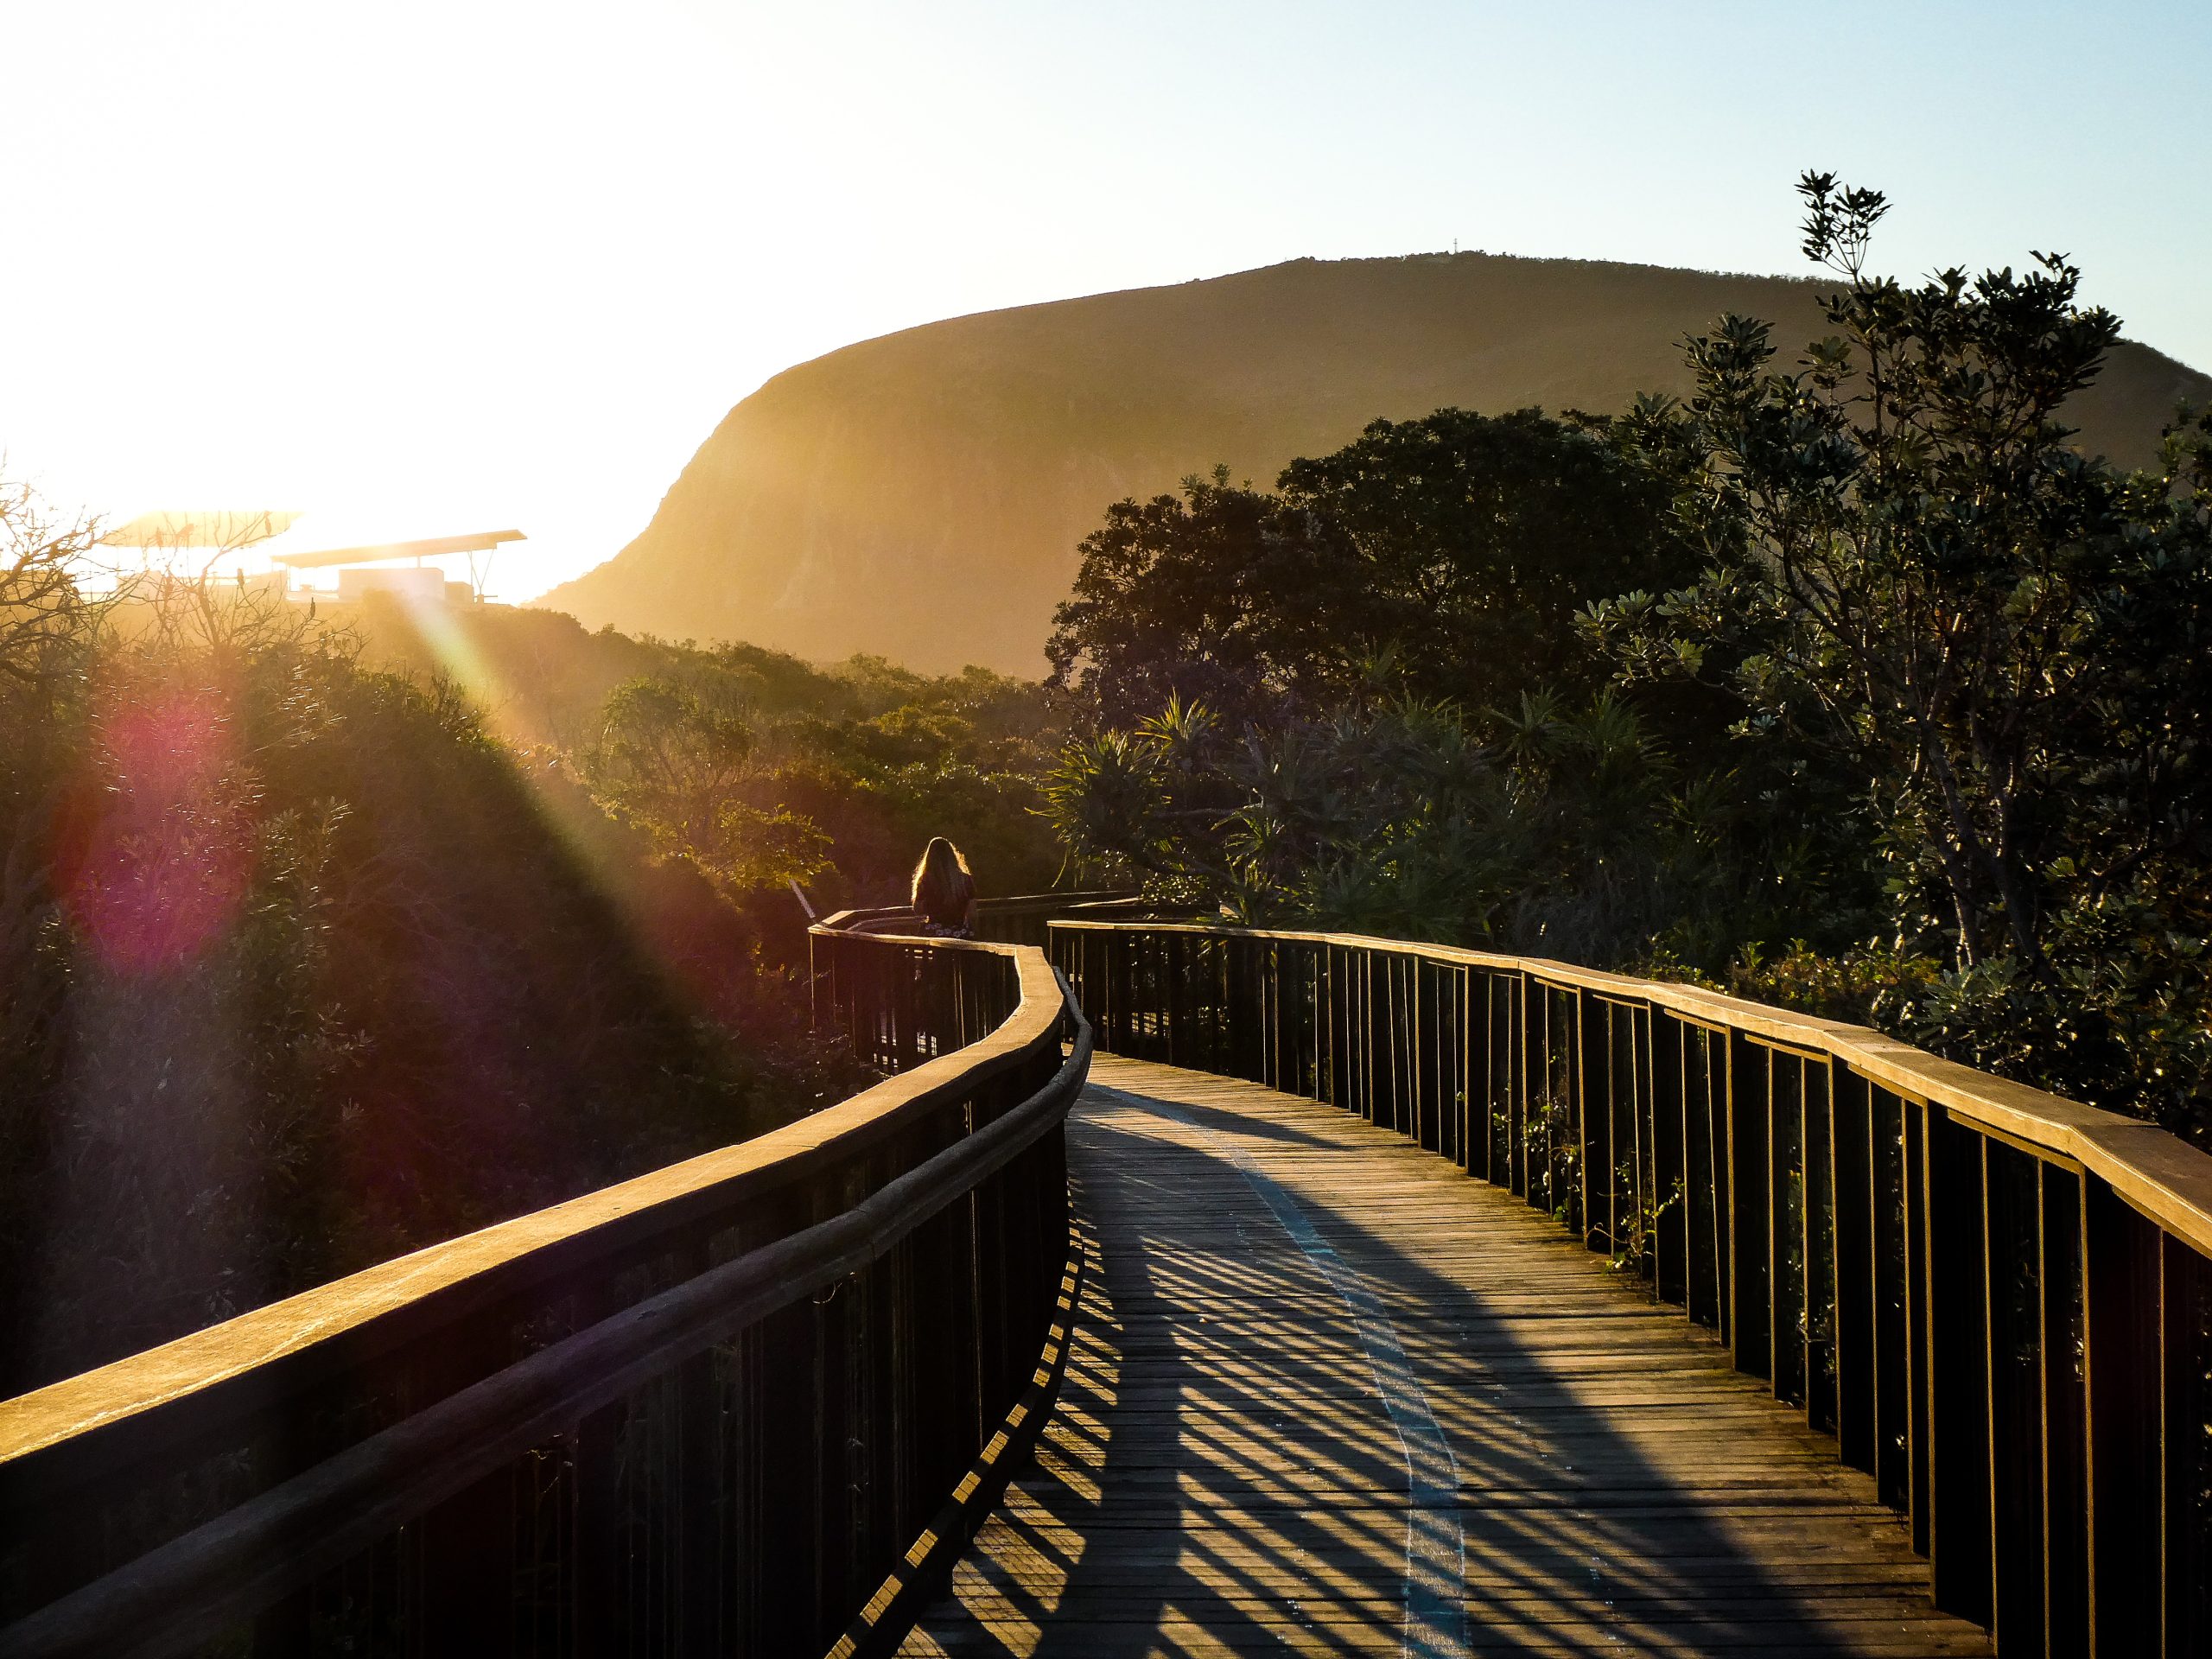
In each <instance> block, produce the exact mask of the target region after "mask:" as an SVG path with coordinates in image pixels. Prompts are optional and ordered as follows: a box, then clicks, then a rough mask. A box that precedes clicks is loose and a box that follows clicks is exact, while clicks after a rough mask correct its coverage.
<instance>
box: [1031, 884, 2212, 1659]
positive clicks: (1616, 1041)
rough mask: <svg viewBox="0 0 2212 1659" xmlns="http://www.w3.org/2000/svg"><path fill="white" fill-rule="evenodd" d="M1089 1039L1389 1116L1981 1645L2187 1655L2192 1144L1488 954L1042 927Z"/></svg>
mask: <svg viewBox="0 0 2212 1659" xmlns="http://www.w3.org/2000/svg"><path fill="white" fill-rule="evenodd" d="M1052 953H1053V959H1054V960H1055V962H1056V963H1058V964H1059V965H1060V966H1061V968H1062V969H1064V970H1065V973H1066V974H1067V976H1069V978H1070V980H1071V982H1072V983H1073V985H1074V987H1075V988H1076V992H1077V996H1078V997H1079V998H1080V999H1081V1001H1082V1002H1083V1005H1084V1007H1085V1009H1086V1010H1087V1011H1088V1012H1089V1014H1090V1018H1091V1020H1092V1022H1093V1024H1094V1026H1095V1027H1096V1030H1097V1033H1098V1040H1099V1044H1100V1046H1101V1047H1102V1049H1105V1050H1110V1051H1111V1052H1116V1053H1121V1054H1128V1055H1133V1056H1137V1057H1141V1058H1153V1059H1158V1060H1161V1061H1166V1062H1167V1063H1170V1064H1173V1065H1182V1066H1192V1067H1197V1068H1200V1069H1203V1070H1208V1071H1219V1072H1224V1073H1228V1074H1230V1075H1233V1076H1236V1077H1246V1078H1249V1079H1251V1080H1253V1081H1255V1082H1258V1083H1262V1084H1268V1085H1270V1086H1272V1087H1274V1088H1278V1089H1282V1090H1289V1091H1291V1092H1294V1093H1298V1094H1302V1095H1307V1096H1313V1097H1316V1098H1318V1099H1320V1100H1323V1101H1327V1102H1331V1103H1334V1104H1336V1105H1338V1106H1340V1107H1343V1108H1344V1109H1346V1110H1348V1111H1354V1112H1357V1113H1358V1114H1360V1115H1361V1116H1363V1117H1366V1118H1370V1119H1371V1120H1373V1121H1374V1122H1376V1123H1378V1124H1382V1125H1384V1126H1386V1127H1389V1128H1395V1129H1396V1130H1398V1131H1400V1132H1401V1133H1402V1134H1404V1135H1408V1136H1409V1137H1411V1138H1412V1139H1414V1141H1418V1142H1419V1143H1420V1144H1421V1146H1423V1147H1427V1148H1428V1149H1429V1150H1431V1151H1433V1152H1435V1153H1437V1154H1440V1155H1441V1156H1443V1157H1446V1158H1448V1159H1451V1160H1453V1161H1455V1162H1456V1163H1458V1164H1459V1165H1460V1166H1462V1167H1464V1168H1465V1170H1466V1171H1467V1172H1468V1173H1470V1174H1471V1175H1475V1176H1478V1177H1480V1178H1482V1179H1486V1180H1488V1181H1491V1182H1492V1183H1494V1184H1496V1185H1499V1186H1502V1187H1507V1188H1510V1190H1511V1191H1512V1192H1516V1193H1518V1194H1521V1195H1523V1196H1525V1197H1526V1198H1527V1199H1528V1201H1529V1203H1530V1204H1531V1205H1535V1206H1536V1207H1537V1208H1539V1209H1542V1210H1546V1211H1550V1212H1551V1213H1552V1214H1554V1216H1556V1217H1558V1218H1559V1219H1560V1222H1561V1223H1562V1224H1564V1225H1565V1226H1567V1228H1568V1229H1570V1230H1573V1232H1574V1233H1576V1234H1579V1235H1580V1236H1581V1238H1582V1239H1583V1240H1584V1241H1586V1243H1587V1244H1588V1246H1589V1248H1590V1249H1592V1250H1596V1251H1599V1252H1602V1253H1604V1254H1605V1255H1608V1256H1609V1257H1611V1258H1612V1259H1613V1260H1614V1261H1615V1262H1617V1263H1618V1265H1619V1266H1620V1267H1621V1268H1622V1269H1623V1270H1624V1271H1628V1272H1633V1273H1635V1274H1640V1275H1641V1276H1642V1278H1643V1281H1645V1282H1646V1283H1647V1284H1648V1285H1649V1287H1650V1292H1651V1294H1653V1295H1654V1296H1655V1297H1656V1298H1657V1299H1658V1300H1662V1301H1664V1302H1669V1303H1672V1304H1675V1305H1676V1306H1681V1307H1682V1308H1684V1309H1685V1310H1686V1312H1687V1313H1688V1317H1689V1318H1690V1319H1694V1320H1695V1321H1696V1322H1698V1323H1699V1324H1700V1325H1704V1326H1707V1328H1709V1329H1710V1330H1712V1331H1713V1333H1714V1334H1715V1335H1716V1336H1717V1337H1718V1338H1719V1339H1720V1340H1721V1341H1723V1342H1725V1343H1726V1344H1727V1345H1728V1347H1729V1349H1730V1350H1731V1351H1732V1355H1733V1358H1734V1362H1735V1364H1736V1366H1737V1368H1738V1370H1742V1371H1745V1372H1748V1373H1751V1375H1754V1376H1759V1377H1763V1378H1767V1379H1770V1382H1771V1384H1772V1388H1773V1392H1774V1394H1775V1395H1776V1396H1777V1398H1779V1399H1782V1400H1784V1401H1787V1402H1790V1403H1791V1404H1793V1405H1795V1406H1798V1407H1801V1408H1802V1409H1803V1410H1804V1412H1805V1414H1806V1416H1807V1418H1808V1421H1811V1422H1812V1423H1813V1424H1814V1425H1815V1427H1820V1428H1821V1429H1825V1430H1827V1432H1829V1433H1833V1434H1834V1436H1835V1438H1836V1440H1837V1443H1838V1446H1839V1450H1840V1456H1841V1457H1842V1459H1843V1460H1844V1461H1845V1462H1847V1463H1848V1464H1850V1465H1853V1466H1855V1467H1857V1468H1859V1469H1861V1470H1864V1471H1866V1473H1867V1474H1869V1475H1871V1476H1872V1478H1873V1479H1874V1482H1875V1484H1876V1486H1877V1488H1878V1491H1879V1492H1880V1495H1881V1497H1882V1498H1883V1500H1884V1501H1885V1503H1889V1504H1890V1505H1891V1506H1893V1507H1894V1508H1896V1509H1897V1510H1900V1511H1902V1512H1903V1513H1904V1515H1906V1516H1908V1517H1909V1518H1910V1525H1911V1529H1912V1537H1913V1542H1914V1546H1915V1548H1917V1549H1919V1550H1920V1551H1921V1552H1922V1553H1923V1554H1926V1555H1927V1556H1928V1557H1929V1561H1930V1569H1931V1579H1932V1583H1933V1589H1934V1594H1935V1599H1936V1604H1937V1605H1939V1606H1941V1607H1942V1608H1944V1609H1946V1610H1948V1611H1953V1612H1956V1613H1959V1614H1961V1615H1963V1616H1964V1617H1966V1618H1971V1619H1974V1620H1976V1621H1978V1622H1980V1623H1981V1624H1985V1625H1987V1626H1991V1627H1993V1630H1994V1632H1995V1637H1996V1641H1997V1645H1998V1649H1999V1653H2000V1654H2002V1655H2004V1656H2005V1659H2016V1656H2022V1655H2031V1654H2044V1655H2048V1656H2051V1659H2061V1656H2069V1659H2070V1656H2075V1655H2081V1654H2085V1653H2094V1654H2097V1655H2100V1656H2104V1659H2136V1656H2155V1655H2170V1656H2179V1655H2195V1654H2201V1653H2203V1652H2205V1651H2206V1650H2207V1648H2208V1645H2212V1611H2208V1605H2207V1603H2208V1592H2212V1456H2208V1433H2212V1429H2209V1428H2208V1424H2212V1387H2209V1386H2208V1370H2212V1342H2208V1336H2207V1332H2208V1328H2209V1327H2212V1318H2209V1317H2208V1316H2212V1306H2208V1303H2209V1302H2212V1270H2208V1266H2207V1255H2208V1254H2212V1158H2208V1157H2206V1156H2205V1155H2204V1154H2201V1153H2199V1152H2196V1151H2195V1150H2193V1149H2192V1148H2190V1147H2187V1146H2185V1145H2184V1144H2183V1143H2182V1142H2181V1141H2177V1140H2176V1139H2175V1138H2174V1137H2173V1136H2171V1135H2167V1134H2165V1133H2164V1132H2163V1131H2161V1130H2159V1129H2157V1128H2152V1127H2151V1126H2149V1125H2146V1124H2144V1123H2141V1122H2135V1121H2133V1120H2132V1119H2128V1118H2123V1117H2120V1116H2114V1115H2113V1114H2111V1113H2108V1112H2102V1111H2097V1110H2094V1109H2090V1108H2088V1107H2085V1106H2082V1105H2078V1104H2076V1103H2073V1102H2071V1101H2067V1100H2062V1099H2059V1098H2057V1097H2056V1096H2051V1095H2048V1094H2044V1093H2042V1092H2040V1091H2038V1090H2034V1089H2031V1088H2027V1087H2024V1086H2023V1085H2020V1084H2013V1083H2008V1082H2005V1081H2003V1080H2001V1079H1999V1078H1997V1077H1989V1076H1986V1075H1984V1074H1982V1073H1980V1072H1976V1071H1969V1070H1967V1068H1965V1067H1963V1066H1959V1065H1952V1064H1950V1063H1948V1062H1946V1061H1943V1060H1939V1059H1936V1058H1934V1057H1932V1056H1930V1055H1928V1054H1925V1053H1923V1052H1919V1051H1917V1050H1916V1049H1913V1048H1910V1047H1908V1046H1904V1045H1903V1044H1900V1043H1897V1042H1894V1041H1891V1039H1887V1038H1885V1037H1883V1036H1881V1035H1880V1034H1878V1033H1875V1032H1872V1031H1869V1030H1866V1029H1864V1028H1862V1027H1853V1026H1846V1025H1839V1024H1835V1023H1834V1022H1831V1021H1827V1020H1817V1019H1812V1018H1809V1017H1807V1016H1803V1015H1799V1014H1787V1013H1783V1012H1781V1011H1779V1010H1777V1009H1774V1008H1770V1007H1760V1006H1758V1005H1756V1004H1753V1003H1749V1002H1745V1001H1738V1000H1736V999H1733V998H1730V997H1726V996H1720V995H1713V994H1711V993H1708V992H1706V991H1702V990H1699V989H1696V988H1691V987H1688V986H1682V985H1672V984H1662V983H1655V982H1647V981H1641V980H1635V979H1629V978H1624V977H1621V976H1616V975H1611V974H1604V973H1596V972H1592V971H1589V970H1586V969H1579V968H1572V967H1568V966H1567V965H1565V964H1563V963H1554V962H1545V961H1540V960H1533V959H1529V958H1523V957H1507V956H1497V955H1492V954H1489V953H1486V952H1483V951H1476V950H1452V949H1446V948H1442V947H1438V946H1431V945H1421V944H1400V943H1394V942H1391V941H1388V940H1383V939H1371V938H1356V937H1348V936H1339V935H1330V934H1318V933H1294V932H1251V931H1232V930H1226V929H1222V928H1217V927H1207V926H1199V925H1189V926H1179V925H1164V924H1150V925H1145V924H1131V925H1105V924H1095V923H1085V922H1079V921H1077V922H1055V923H1053V924H1052Z"/></svg>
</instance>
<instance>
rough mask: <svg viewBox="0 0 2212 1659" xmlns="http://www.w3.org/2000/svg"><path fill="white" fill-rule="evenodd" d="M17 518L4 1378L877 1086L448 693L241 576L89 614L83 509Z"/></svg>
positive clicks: (732, 919) (6, 773)
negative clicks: (391, 667) (373, 660)
mask: <svg viewBox="0 0 2212 1659" xmlns="http://www.w3.org/2000/svg"><path fill="white" fill-rule="evenodd" d="M6 521H7V526H8V529H9V531H10V532H11V533H13V534H15V535H16V537H17V543H16V548H15V550H14V551H15V555H16V557H15V561H14V569H13V571H12V574H7V575H0V582H7V583H12V584H13V585H12V586H10V587H9V588H7V589H6V591H5V592H0V601H6V600H8V599H10V598H11V597H12V598H14V599H15V600H16V603H15V604H14V605H13V606H12V607H9V609H8V614H10V616H11V617H12V618H14V619H15V623H16V626H14V628H13V631H12V632H11V633H10V635H9V637H8V638H7V639H5V640H0V731H4V733H5V741H0V849H4V853H5V858H4V867H3V868H4V880H3V881H0V986H4V996H0V1391H12V1390H13V1389H18V1388H21V1387H23V1386H28V1385H29V1384H31V1383H35V1382H38V1381H41V1380H44V1379H46V1378H48V1377H51V1376H56V1375H61V1374H66V1373H67V1372H68V1371H71V1370H77V1369H80V1368H82V1367H84V1366H86V1365H88V1364H92V1363H98V1362H99V1361H102V1360H105V1359H108V1358H112V1357H116V1356H118V1355H120V1354H123V1353H126V1352H129V1351H133V1350H135V1349H137V1348H140V1347H143V1346H145V1345H147V1344H150V1343H153V1342H156V1341H158V1340H161V1339H163V1338H168V1337H171V1336H175V1335H177V1334H180V1333H181V1332H185V1331H188V1330H190V1329H193V1328H194V1327H195V1326H198V1325H202V1324H205V1323H207V1321H208V1320H210V1319H215V1318H219V1317H222V1316H224V1315H226V1314H228V1313H233V1312H236V1311H238V1310H240V1309H243V1308H245V1307H248V1306H254V1305H256V1304H257V1303H259V1302H262V1301H264V1300H269V1299H270V1298H271V1297H274V1296H278V1295H282V1294H287V1293H289V1292H291V1291H294V1290H297V1289H300V1288H302V1287H306V1286H308V1285H312V1284H315V1283H317V1282H320V1281H324V1280H326V1279H328V1278H330V1277H332V1276H334V1275H335V1274H341V1273H344V1272H346V1271H350V1270H352V1269H353V1268H359V1267H362V1266H365V1265H367V1264H369V1263H371V1262H376V1261H378V1260H381V1259H384V1258H385V1257H387V1256H389V1255H393V1254H396V1253H398V1252H400V1251H403V1250H405V1249H412V1248H415V1247H416V1246H419V1245H421V1244H423V1243H429V1242H431V1241H433V1240H435V1239H438V1238H442V1237H445V1236H450V1235H452V1234H454V1233H457V1232H461V1231H465V1230H469V1229H471V1228H474V1227H477V1226H480V1225H483V1224H487V1223H489V1222H491V1221H493V1220H496V1219H499V1218H501V1217H505V1216H509V1215H512V1214H515V1213H518V1212H520V1211H526V1210H530V1209H533V1208H536V1207H538V1206H540V1205H544V1204H547V1203H550V1202H553V1201H555V1200H556V1199H558V1198H564V1197H567V1196H569V1195H572V1194H574V1193H575V1192H581V1191H585V1190H588V1189H589V1188H590V1187H592V1186H594V1185H601V1184H603V1183H604V1182H606V1181H607V1180H610V1179H617V1178H619V1177H620V1176H623V1175H626V1174H630V1173H638V1172H639V1171H642V1170H644V1169H647V1168H652V1167H654V1166H658V1165H660V1164H662V1163H664V1162H667V1161H669V1160H671V1159H673V1158H676V1157H678V1156H682V1155H685V1154H690V1153H692V1152H696V1151H699V1150H702V1149H704V1148H706V1147H713V1146H718V1145H721V1144H725V1143H727V1142H728V1141H734V1140H740V1139H743V1138H745V1137H747V1136H749V1135H754V1134H757V1133H759V1132H760V1131H761V1130H762V1129H764V1128H769V1127H772V1125H774V1124H776V1123H779V1122H784V1121H786V1120H788V1119H789V1118H791V1117H792V1116H797V1115H799V1114H802V1113H804V1112H805V1111H807V1110H809V1109H812V1108H813V1107H814V1106H815V1105H817V1104H818V1103H822V1102H823V1101H824V1100H827V1099H833V1098H836V1097H839V1096H842V1095H843V1094H844V1093H846V1092H849V1090H850V1089H851V1088H852V1087H854V1086H855V1084H857V1083H858V1082H859V1081H861V1075H860V1074H859V1073H858V1071H856V1070H855V1068H854V1067H853V1066H852V1065H851V1064H850V1062H849V1060H847V1059H845V1058H843V1057H842V1056H841V1055H839V1054H838V1053H837V1052H835V1051H834V1050H833V1049H831V1048H830V1047H829V1046H828V1045H826V1044H825V1043H823V1042H821V1041H819V1040H817V1039H815V1038H813V1037H812V1036H810V1034H809V1033H808V1032H807V1030H806V1027H805V1011H804V1001H803V999H802V998H801V997H800V996H799V995H798V988H797V987H795V986H792V985H789V984H785V983H782V982H779V981H778V980H777V979H776V978H774V977H773V976H761V975H760V973H759V972H758V966H759V963H758V954H759V953H758V950H757V948H756V947H757V943H758V941H757V939H756V938H754V936H753V932H752V931H750V930H749V929H748V928H747V926H746V925H744V923H743V921H742V919H741V918H738V917H737V916H736V915H734V913H733V912H729V911H728V909H727V907H724V906H720V905H718V904H717V903H716V901H715V896H714V893H713V892H712V890H711V888H709V887H707V885H706V884H705V883H704V882H703V881H700V880H697V878H696V877H692V878H690V883H691V885H690V886H686V885H685V879H684V873H683V871H681V870H680V869H671V868H666V867H664V866H661V865H657V864H656V862H655V861H654V860H653V857H652V849H651V847H650V845H648V844H647V843H646V842H644V841H643V840H642V839H641V838H640V837H639V836H636V835H635V834H634V833H632V832H630V831H628V830H626V829H624V828H623V827H622V826H620V825H619V824H617V823H613V822H611V821H609V820H608V819H607V818H606V817H604V816H603V815H602V814H601V813H600V812H599V811H598V810H597V809H596V808H595V807H594V806H593V804H592V803H591V802H590V800H589V798H588V797H586V796H585V795H584V794H583V793H582V791H581V790H579V789H577V788H575V786H574V785H570V784H564V783H563V779H561V777H560V775H559V773H558V770H557V768H550V767H547V766H543V765H540V766H530V765H528V764H525V763H524V762H523V761H522V759H521V757H518V755H517V754H516V753H514V752H513V751H512V750H510V749H509V748H508V747H505V745H503V744H502V743H500V742H499V741H498V740H496V739H495V738H494V737H493V735H492V734H489V733H488V732H487V731H486V728H485V725H484V722H483V720H482V719H481V717H480V713H479V711H478V710H477V709H475V708H474V706H473V705H472V704H471V703H470V702H468V701H467V699H466V698H465V697H463V696H461V694H460V692H459V691H458V690H457V689H456V687H455V686H454V683H452V682H451V681H449V680H441V679H433V678H423V677H410V676H404V675H401V674H397V673H395V672H391V671H383V670H378V669H376V668H373V667H371V666H369V665H367V664H365V662H364V661H363V660H362V658H361V657H360V655H359V651H358V642H357V641H356V640H354V639H352V638H350V637H349V636H348V635H346V633H344V632H339V631H335V630H333V629H331V628H328V627H325V626H315V625H311V624H309V623H308V622H307V621H306V620H305V619H303V618H302V617H301V616H300V615H299V614H298V610H297V607H287V606H284V605H283V604H281V603H278V602H267V603H264V602H262V601H258V600H257V599H256V598H255V597H253V596H251V595H246V596H238V595H234V594H230V593H228V592H226V591H225V590H221V589H210V588H204V587H198V586H194V585H192V584H175V585H173V586H171V587H169V588H167V589H166V590H164V591H161V592H158V593H156V594H155V595H154V596H153V597H152V598H150V599H141V600H138V601H125V602H111V603H107V604H104V605H103V604H97V603H94V602H92V601H87V600H86V599H85V597H84V596H83V595H82V594H80V593H79V591H78V590H77V588H76V587H75V585H74V584H73V583H72V582H67V581H54V580H52V578H53V577H54V574H55V572H56V571H57V570H59V569H63V568H64V567H66V566H67V564H68V563H69V562H70V561H72V560H73V559H74V558H75V557H76V556H79V555H80V554H81V553H82V552H83V550H84V549H83V543H84V542H85V539H86V537H85V536H84V535H83V533H81V531H79V530H78V529H76V528H75V527H67V528H65V529H63V530H62V531H59V532H56V531H54V530H53V529H52V527H49V526H42V525H41V524H40V523H39V522H38V520H37V518H36V514H35V508H34V506H33V504H31V503H30V502H29V499H28V498H26V497H23V496H21V495H17V496H14V497H11V498H10V500H9V503H8V512H7V514H6ZM34 623H35V626H34Z"/></svg>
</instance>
